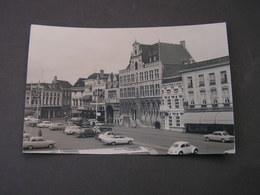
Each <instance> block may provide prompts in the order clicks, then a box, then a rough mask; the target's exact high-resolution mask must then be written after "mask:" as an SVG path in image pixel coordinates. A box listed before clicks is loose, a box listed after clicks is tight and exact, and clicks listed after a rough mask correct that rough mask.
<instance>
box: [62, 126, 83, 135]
mask: <svg viewBox="0 0 260 195" xmlns="http://www.w3.org/2000/svg"><path fill="white" fill-rule="evenodd" d="M81 131H82V128H81V127H80V126H77V125H70V126H66V128H65V130H64V133H66V134H67V135H74V134H78V133H80V132H81Z"/></svg>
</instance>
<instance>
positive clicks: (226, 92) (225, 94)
mask: <svg viewBox="0 0 260 195" xmlns="http://www.w3.org/2000/svg"><path fill="white" fill-rule="evenodd" d="M222 93H223V102H224V106H230V95H229V90H228V88H227V87H223V88H222Z"/></svg>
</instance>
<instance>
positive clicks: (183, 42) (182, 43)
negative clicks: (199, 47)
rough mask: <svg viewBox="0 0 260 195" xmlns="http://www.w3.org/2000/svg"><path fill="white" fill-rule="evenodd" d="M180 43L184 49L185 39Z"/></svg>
mask: <svg viewBox="0 0 260 195" xmlns="http://www.w3.org/2000/svg"><path fill="white" fill-rule="evenodd" d="M180 44H181V45H182V47H183V48H184V49H186V43H185V41H180Z"/></svg>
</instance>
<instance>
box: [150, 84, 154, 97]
mask: <svg viewBox="0 0 260 195" xmlns="http://www.w3.org/2000/svg"><path fill="white" fill-rule="evenodd" d="M150 96H154V85H150Z"/></svg>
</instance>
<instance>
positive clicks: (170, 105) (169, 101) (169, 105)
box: [167, 97, 172, 108]
mask: <svg viewBox="0 0 260 195" xmlns="http://www.w3.org/2000/svg"><path fill="white" fill-rule="evenodd" d="M167 105H168V107H169V108H172V100H171V97H168V99H167Z"/></svg>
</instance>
